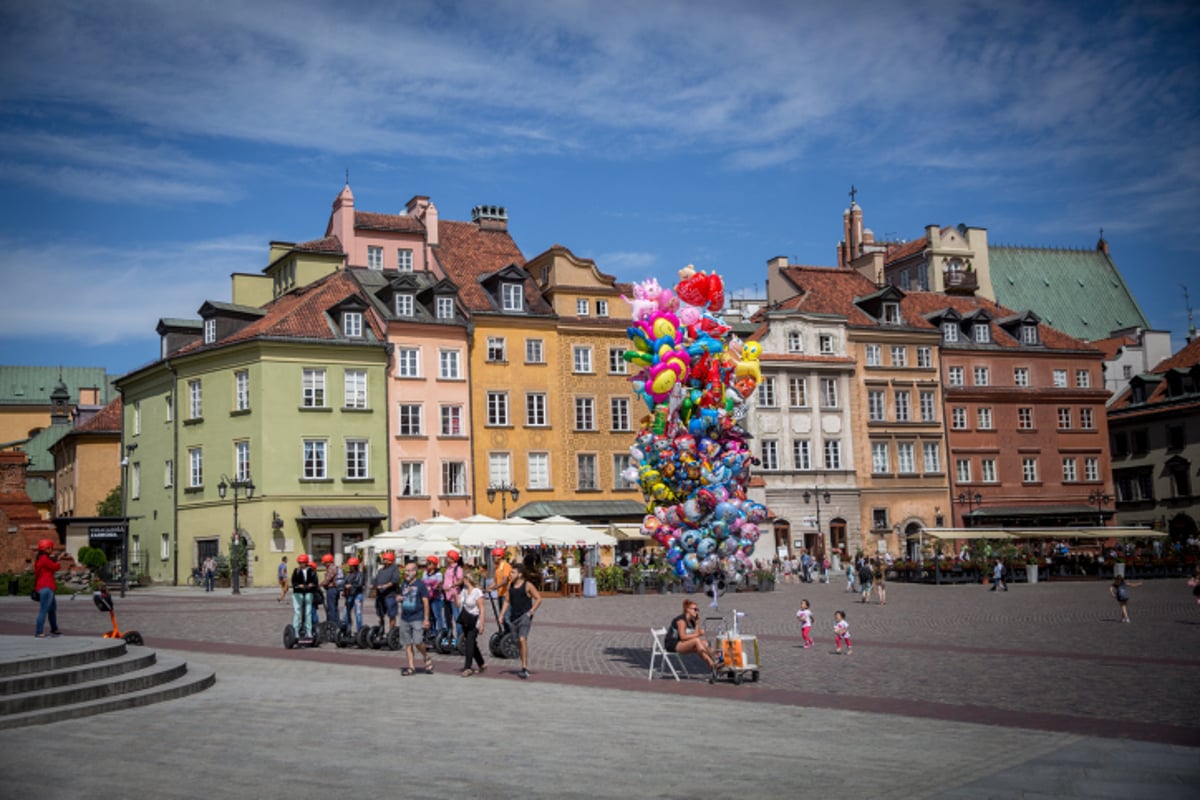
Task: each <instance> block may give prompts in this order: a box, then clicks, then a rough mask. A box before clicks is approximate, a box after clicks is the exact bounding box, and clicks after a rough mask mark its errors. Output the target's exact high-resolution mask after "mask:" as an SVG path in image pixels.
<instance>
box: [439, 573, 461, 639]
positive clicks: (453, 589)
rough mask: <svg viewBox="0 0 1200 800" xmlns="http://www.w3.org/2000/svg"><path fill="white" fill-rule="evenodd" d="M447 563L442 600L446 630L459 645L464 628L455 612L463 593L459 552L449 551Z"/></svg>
mask: <svg viewBox="0 0 1200 800" xmlns="http://www.w3.org/2000/svg"><path fill="white" fill-rule="evenodd" d="M446 561H447V563H446V569H445V571H444V572H443V575H442V600H443V601H444V603H443V605H444V607H445V613H446V629H447V630H448V631H450V632H451V633H453V634H454V641H455V643H457V642H458V635H459V634H460V633H461V631H460V630H459V629H460V628H461V627H462V626H461V625H458V624H457V620H455V619H454V612H455V609H456V608H457V607H458V605H459V602H460V601H459V599H458V595H459V593H460V592H461V591H462V585H463V568H462V564H461V563H460V562H459V555H458V551H457V550H450V551H447V553H446Z"/></svg>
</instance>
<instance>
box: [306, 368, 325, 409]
mask: <svg viewBox="0 0 1200 800" xmlns="http://www.w3.org/2000/svg"><path fill="white" fill-rule="evenodd" d="M301 386H302V390H301V396H300V405H302V406H303V407H304V408H324V407H325V370H323V369H305V370H304V373H303V378H302V379H301Z"/></svg>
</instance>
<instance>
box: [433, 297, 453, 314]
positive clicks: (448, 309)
mask: <svg viewBox="0 0 1200 800" xmlns="http://www.w3.org/2000/svg"><path fill="white" fill-rule="evenodd" d="M437 318H438V319H454V298H453V297H439V298H438V299H437Z"/></svg>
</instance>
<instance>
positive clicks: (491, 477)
mask: <svg viewBox="0 0 1200 800" xmlns="http://www.w3.org/2000/svg"><path fill="white" fill-rule="evenodd" d="M505 483H512V469H511V464H510V457H509V454H508V453H488V484H489V485H491V486H499V485H501V484H505Z"/></svg>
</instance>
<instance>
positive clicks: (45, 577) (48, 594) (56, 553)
mask: <svg viewBox="0 0 1200 800" xmlns="http://www.w3.org/2000/svg"><path fill="white" fill-rule="evenodd" d="M61 556H62V551H61V550H58V549H57V548H56V547H55V545H54V541H53V540H52V539H42V540H41V541H40V542H38V543H37V556H36V557H35V559H34V562H33V590H34V591H35V592H36V593H37V596H38V615H37V626H36V628H35V629H34V633H33V635H34V636H36V637H38V638H39V639H45V638H46V634H45V628H46V617H47V616H49V617H50V635H51V636H60V635H61V632H60V631H59V630H58V598H57V597H55V595H54V591H55V589H57V588H58V584H56V583H55V582H54V574H55V573H56V572H58V569H59V563H58V559H59V558H60V557H61Z"/></svg>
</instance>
